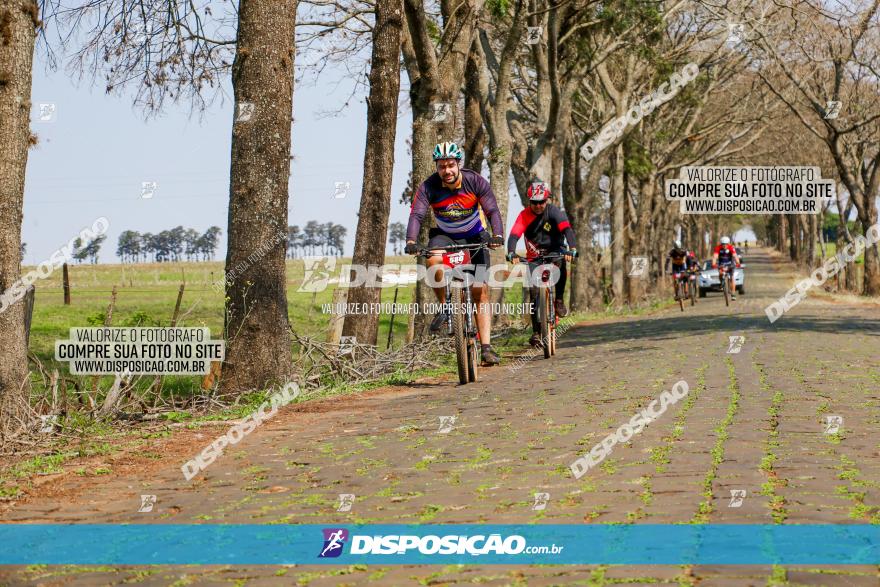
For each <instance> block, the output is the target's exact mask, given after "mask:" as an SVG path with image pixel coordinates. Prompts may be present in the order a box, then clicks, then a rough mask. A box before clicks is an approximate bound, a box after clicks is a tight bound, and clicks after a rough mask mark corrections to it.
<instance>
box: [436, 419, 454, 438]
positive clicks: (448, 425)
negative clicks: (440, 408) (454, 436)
mask: <svg viewBox="0 0 880 587" xmlns="http://www.w3.org/2000/svg"><path fill="white" fill-rule="evenodd" d="M455 419H456V416H440V428H438V429H437V432H438V433H440V434H449V433H450V432H451V431H452V427H453V426H454V425H455Z"/></svg>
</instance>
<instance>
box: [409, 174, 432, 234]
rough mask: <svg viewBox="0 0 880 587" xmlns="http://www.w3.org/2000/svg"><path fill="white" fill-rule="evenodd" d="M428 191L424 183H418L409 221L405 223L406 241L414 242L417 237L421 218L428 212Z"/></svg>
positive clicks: (420, 226)
mask: <svg viewBox="0 0 880 587" xmlns="http://www.w3.org/2000/svg"><path fill="white" fill-rule="evenodd" d="M429 207H430V205H429V204H428V192H427V190H426V189H425V184H424V183H422V184H421V185H419V188H418V189H417V190H416V195H415V196H414V197H413V203H412V207H411V208H410V210H409V223H408V224H407V225H406V242H408V243H409V242H412V243H414V242H416V239H418V238H419V230H421V228H422V220H424V218H425V214H426V213H427V212H428V208H429Z"/></svg>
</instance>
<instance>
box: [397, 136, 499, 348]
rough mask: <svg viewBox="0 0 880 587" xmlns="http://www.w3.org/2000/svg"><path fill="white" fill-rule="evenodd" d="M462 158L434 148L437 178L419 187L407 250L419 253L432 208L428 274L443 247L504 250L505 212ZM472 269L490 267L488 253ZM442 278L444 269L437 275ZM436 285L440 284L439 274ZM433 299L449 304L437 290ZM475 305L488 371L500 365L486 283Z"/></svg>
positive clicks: (447, 147) (446, 147) (453, 148)
mask: <svg viewBox="0 0 880 587" xmlns="http://www.w3.org/2000/svg"><path fill="white" fill-rule="evenodd" d="M462 157H464V152H463V151H462V150H461V149H460V148H459V146H458V145H456V144H455V143H450V142H445V143H440V144H438V145H437V146H436V147H434V162H435V164H436V169H437V172H436V173H434V174H433V175H431V176H430V177H429V178H428V179H426V180H425V181H424V182H422V183H421V185H419V187H418V188H417V189H416V194H415V197H414V198H413V203H412V209H411V210H410V213H409V224H408V225H407V227H406V249H405V252H406V254H408V255H415V254H417V253H418V247H417V246H416V239H417V238H418V235H419V230H420V229H421V227H422V220H423V219H424V217H425V214H426V213H427V212H428V208H430V209H431V210H433V211H434V219H435V220H436V221H437V227H436V228H432V229H431V230H430V232H429V235H428V239H429V240H428V248H429V249H431V252H432V255H431V256H430V257H428V260H427V266H428V268H429V269H430V268H432V267H437V266H438V265H440V264H441V263H442V261H443V258H442V252H443V247H444V246H449V245H456V244H474V243H480V242H485V243H487V244H488V246H489V248H492V249H494V248H497V247H500V246H501V245H503V244H504V239H503V237H502V234H503V233H504V222H503V220H502V219H501V211H500V210H499V209H498V204H497V203H496V201H495V194H494V193H492V187H491V186H490V185H489V182H488V181H486V180H485V179H484V178H483V177H482V176H481V175H480V174H479V173H477V172H476V171H472V170H470V169H464V168H463V167H462V166H461V160H462ZM486 216H488V218H489V223H490V224H491V227H492V235H491V236H490V234H489V233H488V232H487V231H486V218H485V217H486ZM471 264H472V265H474V267H475V268H476V267H481V266H482V267H484V268H486V269H488V266H489V252H488V251H487V250H485V249H482V250H480V251H478V252H476V253H474V254H473V255H472V256H471ZM434 271H437V272H438V273H439V272H441V271H442V267H437V269H434ZM434 283H436V284H439V283H441V279H440V278H439V275H437V273H435V274H434ZM433 289H434V294H435V295H436V296H437V299H438V300H440V302H441V303H442V302H445V301H446V300H445V299H444V297H445V296H446V290H445V288H444V287H443V286H441V285H437V286H436V287H434V288H433ZM471 292H472V294H473V299H474V304H475V305H476V307H477V330H479V332H480V354H481V356H482V361H483V363H484V364H486V365H497V364H498V363H499V362H501V359H500V358H499V357H498V354H497V353H496V352H495V351H494V350H493V349H492V345H491V338H492V315H491V312H490V310H488V309H487V308H486V307H484V306H483V303H488V301H489V288H488V286H487V284H486V283H485V282H480V283H478V282H476V281H475V282H474V284H473V286H472V287H471ZM446 311H447V310H445V309H444V310H442V311H441V312H439V313H438V314H437V315H436V316H435V317H434V320H433V322H431V331H432V332H439V331H440V328H441V327H442V326H443V323H444V322H445V321H446V318H447V314H446V313H445V312H446Z"/></svg>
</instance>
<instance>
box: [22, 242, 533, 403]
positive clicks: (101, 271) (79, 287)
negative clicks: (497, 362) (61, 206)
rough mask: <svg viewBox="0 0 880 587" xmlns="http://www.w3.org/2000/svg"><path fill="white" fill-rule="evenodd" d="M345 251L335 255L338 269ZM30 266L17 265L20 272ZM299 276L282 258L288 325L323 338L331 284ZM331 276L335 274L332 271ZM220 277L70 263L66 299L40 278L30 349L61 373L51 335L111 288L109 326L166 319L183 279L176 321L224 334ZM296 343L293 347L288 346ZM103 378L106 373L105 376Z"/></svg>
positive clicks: (203, 265) (181, 266) (300, 265)
mask: <svg viewBox="0 0 880 587" xmlns="http://www.w3.org/2000/svg"><path fill="white" fill-rule="evenodd" d="M348 262H350V258H340V259H338V260H337V264H336V267H337V271H336V273H337V274H338V268H339V267H340V266H342V265H344V264H346V263H348ZM386 263H387V264H391V263H400V264H412V263H413V259H412V257H388V258H387V259H386ZM29 269H31V267H26V268H24V271H27V270H29ZM303 277H304V262H303V261H302V260H301V259H295V260H288V261H287V301H288V316H289V319H290V322H291V325H292V327H293V329H294V330H295V331H296V332H297V333H298V334H300V335H306V336H310V337H314V338H316V339H319V340H326V339H327V337H328V333H329V326H330V320H331V317H332V316H331V314H330V313H325V312H324V311H323V308H322V305H323V304H330V303H331V302H332V301H333V292H334V290H335V289H336V287H338V286H337V285H335V284H331V285H330V286H329V287H328V288H327V289H326V290H325V291H321V292H317V293H312V292H300V291H297V290H298V289H299V288H300V286H301V284H302V282H303ZM333 277H335V275H333ZM222 278H223V263H222V262H219V261H217V262H197V263H196V262H176V263H145V264H127V265H123V264H113V265H72V266H70V283H71V304H70V305H69V306H65V305H64V303H63V302H64V300H63V289H62V272H61V271H60V270H59V271H56V272H55V273H53V274H52V275H51V276H50V277H49V278H48V279H45V280H39V281H38V282H36V283H35V286H36V301H35V303H34V313H33V320H32V325H31V332H30V344H29V346H30V351H31V352H32V353H33V354H34V355H36V356H37V357H38V358H39V359H40V360H41V361H42V362H44V364H45V365H46V366H47V367H49V368H52V367H55V368H59V371H61V372H62V373H66V372H67V367H66V365H64V364H61V363H57V362H55V361H54V345H55V341H56V340H63V339H67V338H68V336H69V329H70V328H71V327H82V326H90V325H96V326H97V325H101V324H103V322H104V317H105V315H106V312H107V309H108V306H109V304H110V299H111V292H112V290H113V288H114V286H115V287H116V291H117V295H116V304H115V307H114V310H113V319H112V325H113V326H168V325H169V324H170V322H171V317H172V315H173V312H174V305H175V302H176V299H177V294H178V288H179V287H180V285H181V284H185V290H184V295H183V302H182V304H181V310H180V318H179V319H178V326H189V327H196V326H199V327H205V326H206V327H208V328H210V329H211V335H212V338H223V302H224V293H223V290H222V289H220V290H219V291H216V290H215V289H214V287H213V285H214V284H215V283H219V282H220V281H221V280H222ZM414 292H415V286H414V285H412V284H410V285H401V286H399V289H398V291H397V302H398V303H401V304H406V303H410V302H412V301H413V295H414ZM394 294H395V286H391V287H388V288H383V289H382V293H381V295H382V302H385V303H389V304H390V303H391V302H392V301H393V300H394ZM521 299H522V288H521V286H520V285H519V284H516V285H514V286H513V287H512V288H510V289H508V290H507V291H506V292H505V301H506V302H512V303H517V302H520V301H521ZM408 318H409V317H408V315H406V314H399V315H397V316H396V317H395V318H394V326H393V330H394V332H393V347H395V348H398V347H400V346H401V345H403V344H404V342H405V339H406V331H407V325H408ZM390 327H391V315H390V314H381V315H380V321H379V348H380V349H384V348H385V347H386V344H387V340H388V332H389V328H390ZM294 350H296V349H294ZM106 379H107V381H110V379H111V378H109V377H107V378H106ZM199 382H200V378H198V377H185V376H169V377H167V378H166V383H165V388H167V389H171V390H174V391H175V392H176V393H187V392H190V391H195V390H196V388H197V387H198V384H199Z"/></svg>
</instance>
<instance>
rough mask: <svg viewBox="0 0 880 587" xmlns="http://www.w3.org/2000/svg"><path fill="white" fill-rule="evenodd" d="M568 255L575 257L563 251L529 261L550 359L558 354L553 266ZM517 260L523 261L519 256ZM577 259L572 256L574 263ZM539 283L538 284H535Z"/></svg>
mask: <svg viewBox="0 0 880 587" xmlns="http://www.w3.org/2000/svg"><path fill="white" fill-rule="evenodd" d="M566 255H573V253H572V252H571V251H568V250H562V251H559V252H557V253H543V254H541V255H538V256H537V257H535V258H533V259H531V260H529V261H528V264H529V272H530V274H531V276H532V277H531V284H532V286H533V287H537V288H538V299H537V300H532V302H533V303H535V304H536V305H537V307H536V310H537V312H538V324H540V325H541V346H542V347H543V348H544V358H545V359H549V358H550V357H552V356H553V355H555V354H556V325H557V323H558V322H559V317H558V316H557V315H556V305H555V303H554V302H555V301H556V284H555V283H551V282H550V276H551V275H552V274H553V266H556V267H558V266H559V261H560V260H561V259H562V258H563V257H565V256H566ZM517 258H519V259H522V257H519V255H517ZM575 258H576V257H574V256H572V261H574V259H575ZM536 281H537V283H535V282H536Z"/></svg>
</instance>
